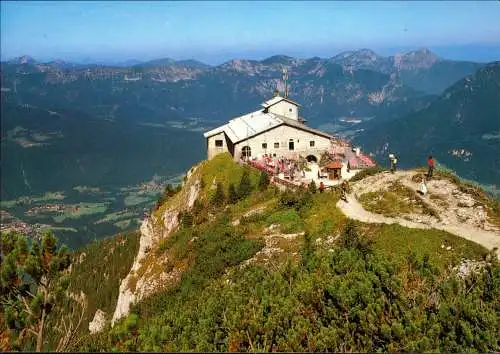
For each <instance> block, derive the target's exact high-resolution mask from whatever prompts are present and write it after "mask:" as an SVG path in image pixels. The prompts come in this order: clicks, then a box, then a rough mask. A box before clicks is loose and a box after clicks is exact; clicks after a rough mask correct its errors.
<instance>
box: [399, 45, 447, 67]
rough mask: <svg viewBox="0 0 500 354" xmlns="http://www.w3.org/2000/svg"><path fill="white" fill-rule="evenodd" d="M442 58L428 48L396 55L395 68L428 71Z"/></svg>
mask: <svg viewBox="0 0 500 354" xmlns="http://www.w3.org/2000/svg"><path fill="white" fill-rule="evenodd" d="M440 60H441V58H440V57H439V56H438V55H437V54H435V53H433V52H431V51H430V50H429V49H427V48H421V49H417V50H412V51H410V52H406V53H402V54H396V55H395V56H394V66H395V67H396V68H397V69H398V70H401V69H406V70H407V69H423V68H425V69H428V68H430V67H431V66H433V65H434V64H435V63H436V62H437V61H440Z"/></svg>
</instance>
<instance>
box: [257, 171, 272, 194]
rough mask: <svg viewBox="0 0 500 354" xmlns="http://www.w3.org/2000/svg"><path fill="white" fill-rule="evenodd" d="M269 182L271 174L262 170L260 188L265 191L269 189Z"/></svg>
mask: <svg viewBox="0 0 500 354" xmlns="http://www.w3.org/2000/svg"><path fill="white" fill-rule="evenodd" d="M269 183H270V181H269V175H268V174H267V173H265V172H261V173H260V179H259V190H261V191H265V190H266V189H267V186H269Z"/></svg>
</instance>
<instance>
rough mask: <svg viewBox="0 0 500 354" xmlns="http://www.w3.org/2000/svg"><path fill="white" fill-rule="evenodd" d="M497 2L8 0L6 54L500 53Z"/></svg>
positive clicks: (485, 56)
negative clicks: (358, 51)
mask: <svg viewBox="0 0 500 354" xmlns="http://www.w3.org/2000/svg"><path fill="white" fill-rule="evenodd" d="M498 18H500V3H499V2H498V1H483V2H467V1H460V2H445V1H443V2H429V1H422V2H408V1H405V2H397V1H386V2H376V1H372V2H362V1H355V2H340V1H339V2H336V1H332V2H300V1H296V2H295V1H294V2H284V1H281V2H260V1H258V2H224V1H220V2H177V1H176V2H147V1H145V2H133V1H126V2H119V1H116V2H106V1H99V2H88V1H78V2H71V1H65V2H62V1H61V2H42V1H37V2H29V1H2V2H1V20H2V21H1V27H2V28H1V29H2V31H1V48H2V52H1V59H2V60H9V59H12V58H15V57H19V56H23V55H29V56H31V57H33V58H35V59H36V60H39V61H49V60H54V59H61V60H66V61H72V62H105V63H118V62H125V61H130V60H139V61H148V60H153V59H159V58H167V57H168V58H173V59H175V60H185V59H196V60H199V61H201V62H204V63H207V64H210V65H218V64H221V63H223V62H226V61H228V60H231V59H237V58H238V59H243V58H244V59H256V60H260V59H264V58H267V57H270V56H272V55H280V54H282V55H289V56H293V57H299V58H310V57H315V56H318V57H332V56H334V55H336V54H338V53H339V52H342V51H346V50H354V49H361V48H368V49H371V50H373V51H375V52H377V53H378V54H380V55H384V56H389V55H394V54H396V53H398V52H402V51H408V50H414V49H419V48H428V49H430V50H432V51H433V52H435V53H436V54H438V55H439V56H440V57H442V58H445V59H455V60H470V61H478V62H489V61H494V60H499V59H500V21H498Z"/></svg>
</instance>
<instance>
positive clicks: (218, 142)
mask: <svg viewBox="0 0 500 354" xmlns="http://www.w3.org/2000/svg"><path fill="white" fill-rule="evenodd" d="M215 146H217V147H221V146H223V143H222V140H215Z"/></svg>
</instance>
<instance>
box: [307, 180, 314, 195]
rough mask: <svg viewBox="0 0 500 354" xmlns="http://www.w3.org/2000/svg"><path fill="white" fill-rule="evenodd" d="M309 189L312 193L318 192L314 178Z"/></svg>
mask: <svg viewBox="0 0 500 354" xmlns="http://www.w3.org/2000/svg"><path fill="white" fill-rule="evenodd" d="M307 190H308V191H309V192H311V193H316V183H314V180H313V181H311V183H309V185H308V186H307Z"/></svg>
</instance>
